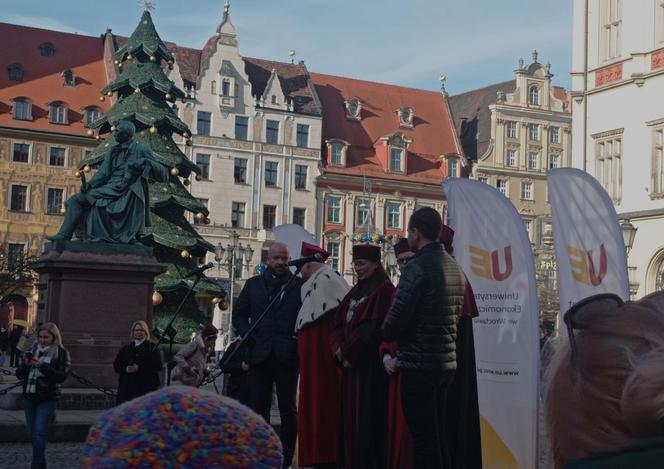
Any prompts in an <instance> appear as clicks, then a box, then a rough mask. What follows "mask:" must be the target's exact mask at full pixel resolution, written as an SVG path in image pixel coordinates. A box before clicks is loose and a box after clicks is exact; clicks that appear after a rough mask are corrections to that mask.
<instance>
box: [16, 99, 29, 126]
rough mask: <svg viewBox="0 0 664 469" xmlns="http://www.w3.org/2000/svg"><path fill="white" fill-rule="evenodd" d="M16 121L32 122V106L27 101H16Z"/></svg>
mask: <svg viewBox="0 0 664 469" xmlns="http://www.w3.org/2000/svg"><path fill="white" fill-rule="evenodd" d="M14 119H16V120H21V121H29V120H32V106H31V105H30V102H29V101H27V100H25V99H15V100H14Z"/></svg>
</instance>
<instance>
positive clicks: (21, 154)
mask: <svg viewBox="0 0 664 469" xmlns="http://www.w3.org/2000/svg"><path fill="white" fill-rule="evenodd" d="M12 161H13V162H14V163H29V162H30V145H29V144H27V143H15V144H14V151H13V153H12Z"/></svg>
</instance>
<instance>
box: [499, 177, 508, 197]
mask: <svg viewBox="0 0 664 469" xmlns="http://www.w3.org/2000/svg"><path fill="white" fill-rule="evenodd" d="M496 188H497V189H498V190H499V191H500V193H501V194H503V195H505V196H506V195H507V180H506V179H498V180H497V181H496Z"/></svg>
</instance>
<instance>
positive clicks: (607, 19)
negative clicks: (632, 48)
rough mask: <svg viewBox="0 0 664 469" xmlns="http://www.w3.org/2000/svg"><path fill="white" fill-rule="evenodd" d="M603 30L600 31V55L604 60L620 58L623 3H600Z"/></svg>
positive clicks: (607, 0) (609, 0) (616, 0)
mask: <svg viewBox="0 0 664 469" xmlns="http://www.w3.org/2000/svg"><path fill="white" fill-rule="evenodd" d="M600 15H601V21H602V28H601V31H600V51H601V52H600V53H601V54H602V56H601V59H602V60H611V59H615V58H616V57H620V53H621V52H620V42H621V40H622V38H621V19H622V1H621V0H603V1H602V2H600Z"/></svg>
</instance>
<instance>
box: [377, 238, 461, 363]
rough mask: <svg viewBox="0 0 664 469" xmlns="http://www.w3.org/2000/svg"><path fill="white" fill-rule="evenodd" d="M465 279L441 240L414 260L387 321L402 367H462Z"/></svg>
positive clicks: (385, 326) (386, 333)
mask: <svg viewBox="0 0 664 469" xmlns="http://www.w3.org/2000/svg"><path fill="white" fill-rule="evenodd" d="M465 282H466V280H465V277H464V275H463V271H462V270H461V268H460V267H459V266H458V265H457V263H456V262H455V261H454V259H453V258H452V256H450V255H449V254H448V253H447V252H445V250H444V249H443V246H442V245H441V244H439V243H430V244H427V245H426V246H425V247H423V248H422V249H420V250H419V251H418V252H417V253H416V254H415V256H413V257H412V258H411V259H410V260H409V261H408V263H407V264H406V267H405V268H404V271H403V274H402V275H401V279H400V282H399V286H398V288H397V293H396V296H395V299H394V303H393V304H392V307H391V308H390V311H389V312H388V314H387V318H386V319H385V322H384V324H383V338H384V339H385V340H387V341H390V340H396V342H397V366H398V368H399V369H402V370H416V371H454V370H455V369H456V328H457V321H458V318H459V314H460V313H461V310H462V307H463V298H464V291H465Z"/></svg>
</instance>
